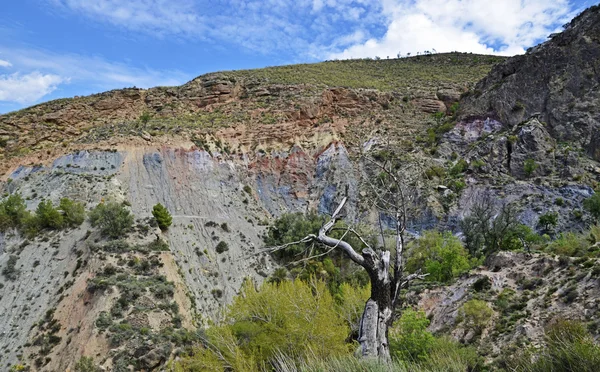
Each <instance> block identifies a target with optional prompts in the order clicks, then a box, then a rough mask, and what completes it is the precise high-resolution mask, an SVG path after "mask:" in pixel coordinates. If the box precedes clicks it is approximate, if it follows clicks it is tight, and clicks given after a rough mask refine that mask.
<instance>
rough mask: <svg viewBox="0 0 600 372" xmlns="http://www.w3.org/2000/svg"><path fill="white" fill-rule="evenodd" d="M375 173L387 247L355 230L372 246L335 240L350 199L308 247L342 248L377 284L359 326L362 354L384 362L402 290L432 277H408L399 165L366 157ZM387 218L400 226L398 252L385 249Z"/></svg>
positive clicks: (405, 203)
mask: <svg viewBox="0 0 600 372" xmlns="http://www.w3.org/2000/svg"><path fill="white" fill-rule="evenodd" d="M364 159H365V160H366V162H367V163H369V164H370V166H371V169H372V170H377V171H378V172H379V176H377V177H373V175H372V174H371V175H365V176H366V179H372V178H375V179H376V180H377V181H374V182H373V181H369V182H368V183H369V187H370V188H371V195H372V198H371V200H372V202H373V206H374V207H375V208H376V209H377V210H378V212H379V216H380V217H379V224H380V232H381V238H382V243H383V244H382V247H380V248H379V249H374V248H373V247H371V246H369V244H367V242H366V241H365V239H363V237H361V236H360V234H359V233H358V232H356V231H354V230H352V229H348V231H347V232H351V233H353V234H355V235H356V236H357V237H358V238H359V239H360V240H361V241H362V243H363V244H364V245H365V246H366V248H365V249H363V250H362V252H361V253H359V252H358V251H357V249H356V247H352V246H351V245H350V244H349V243H348V242H346V241H344V240H343V238H342V239H337V238H333V237H332V236H331V234H330V233H331V231H332V230H334V225H335V224H336V222H337V221H338V220H340V219H341V217H342V210H343V208H344V206H345V205H346V203H347V201H348V199H347V196H345V197H344V198H343V199H342V200H341V202H340V203H339V205H338V206H337V208H336V210H335V212H334V213H333V215H332V216H331V218H330V219H329V220H328V221H327V222H326V223H325V224H324V225H323V226H322V227H321V228H320V230H319V233H318V235H314V234H312V235H308V236H307V237H306V238H304V239H303V240H302V242H305V243H306V242H318V243H321V244H323V245H325V246H327V247H330V249H331V250H333V249H341V250H342V251H343V252H344V253H345V254H346V256H348V257H349V258H350V259H351V260H352V261H354V262H355V263H356V264H358V265H360V266H362V267H363V268H364V269H365V270H366V272H367V273H368V275H369V278H370V282H371V296H370V298H369V299H368V301H367V303H366V304H365V308H364V311H363V315H362V317H361V320H360V325H359V338H358V342H359V343H360V348H361V354H362V356H363V357H366V358H378V359H379V360H382V361H389V360H390V350H389V342H388V329H389V327H390V326H391V325H392V322H393V320H394V312H395V310H396V308H397V307H399V305H400V301H401V299H400V293H401V290H402V289H404V288H406V287H407V286H408V285H409V283H410V282H411V281H413V280H415V279H423V278H424V277H425V276H426V274H421V273H420V272H417V273H413V274H410V275H405V274H404V270H403V269H404V261H403V252H404V247H405V231H406V220H407V206H408V200H407V199H408V198H407V195H406V190H405V186H406V184H405V183H403V182H402V181H401V180H400V178H399V177H400V176H399V175H398V172H397V169H396V166H395V165H394V164H393V162H390V161H383V162H380V161H375V160H374V159H371V158H364ZM382 213H383V214H385V215H387V216H389V217H391V219H392V220H393V221H394V223H395V226H393V231H394V232H393V236H394V240H395V244H394V247H389V248H388V247H386V246H385V236H384V228H383V224H382V221H381V214H382Z"/></svg>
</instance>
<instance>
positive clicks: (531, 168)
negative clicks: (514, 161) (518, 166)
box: [523, 159, 539, 177]
mask: <svg viewBox="0 0 600 372" xmlns="http://www.w3.org/2000/svg"><path fill="white" fill-rule="evenodd" d="M538 167H539V165H538V164H537V163H536V162H535V160H534V159H527V160H525V161H524V162H523V171H524V172H525V175H526V176H527V177H531V175H532V174H533V172H535V170H536V169H537V168H538Z"/></svg>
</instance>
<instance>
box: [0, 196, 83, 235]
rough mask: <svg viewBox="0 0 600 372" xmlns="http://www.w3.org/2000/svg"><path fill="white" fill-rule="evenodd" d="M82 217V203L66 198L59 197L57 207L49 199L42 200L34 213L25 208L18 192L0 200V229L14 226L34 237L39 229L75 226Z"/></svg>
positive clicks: (58, 228) (79, 222)
mask: <svg viewBox="0 0 600 372" xmlns="http://www.w3.org/2000/svg"><path fill="white" fill-rule="evenodd" d="M84 219H85V209H84V207H83V204H81V203H79V202H75V201H73V200H71V199H68V198H63V199H61V201H60V204H59V205H58V207H55V206H54V205H53V204H52V202H51V201H50V200H42V201H41V202H40V203H39V204H38V205H37V207H36V209H35V212H34V213H31V212H29V211H28V210H27V206H26V204H25V200H23V198H22V197H21V195H20V194H12V195H9V196H8V197H7V198H6V199H5V200H3V201H2V202H0V231H6V230H7V229H10V228H16V229H18V230H20V231H21V232H22V233H24V234H25V235H26V236H28V237H35V235H36V234H37V233H38V232H39V230H40V229H51V230H60V229H63V228H67V227H77V226H79V225H81V224H82V223H83V220H84Z"/></svg>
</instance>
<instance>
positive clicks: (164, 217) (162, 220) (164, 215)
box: [152, 203, 173, 230]
mask: <svg viewBox="0 0 600 372" xmlns="http://www.w3.org/2000/svg"><path fill="white" fill-rule="evenodd" d="M152 215H153V216H154V219H155V220H156V222H157V223H158V227H159V228H160V229H161V230H166V229H168V228H169V226H171V224H172V223H173V217H172V216H171V213H169V211H168V210H167V208H165V207H164V206H163V205H162V204H160V203H158V204H156V205H155V206H154V207H153V208H152Z"/></svg>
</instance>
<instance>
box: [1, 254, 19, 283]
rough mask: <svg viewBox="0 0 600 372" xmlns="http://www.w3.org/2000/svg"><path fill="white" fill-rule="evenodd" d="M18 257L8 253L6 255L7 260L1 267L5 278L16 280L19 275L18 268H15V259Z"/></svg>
mask: <svg viewBox="0 0 600 372" xmlns="http://www.w3.org/2000/svg"><path fill="white" fill-rule="evenodd" d="M18 260H19V257H17V256H14V255H10V257H8V261H7V262H6V266H4V268H3V269H2V275H3V276H4V277H5V278H6V279H7V280H16V279H17V278H18V277H19V270H18V269H17V261H18Z"/></svg>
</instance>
